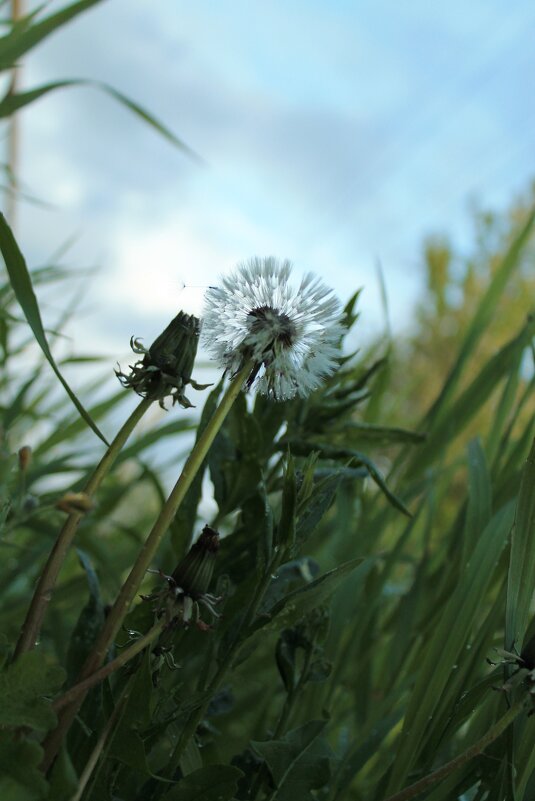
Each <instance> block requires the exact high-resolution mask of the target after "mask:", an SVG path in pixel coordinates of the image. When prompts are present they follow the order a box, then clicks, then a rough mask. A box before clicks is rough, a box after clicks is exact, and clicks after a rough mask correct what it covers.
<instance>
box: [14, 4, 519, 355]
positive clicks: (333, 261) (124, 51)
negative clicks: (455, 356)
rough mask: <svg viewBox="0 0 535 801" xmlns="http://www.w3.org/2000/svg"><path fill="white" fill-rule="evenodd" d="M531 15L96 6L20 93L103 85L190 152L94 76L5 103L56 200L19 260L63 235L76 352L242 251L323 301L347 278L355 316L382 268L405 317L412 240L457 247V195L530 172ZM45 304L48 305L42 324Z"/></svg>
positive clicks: (398, 319)
mask: <svg viewBox="0 0 535 801" xmlns="http://www.w3.org/2000/svg"><path fill="white" fill-rule="evenodd" d="M61 5H62V4H61V3H56V2H53V3H51V4H49V8H50V9H55V8H58V7H60V6H61ZM534 22H535V8H534V7H533V4H532V3H530V2H528V1H527V0H516V2H514V3H511V2H505V0H471V2H470V3H466V2H461V0H450V2H448V3H443V2H440V3H439V2H434V1H430V0H411V2H404V3H400V2H394V0H361V2H348V1H346V0H284V2H283V1H282V0H269V2H268V0H263V1H260V0H257V2H251V1H250V0H249V1H248V2H246V0H234V1H231V0H218V2H208V0H196V2H195V3H191V2H189V3H186V2H182V0H106V2H103V3H102V4H101V5H99V6H97V7H96V8H95V9H93V10H92V11H90V12H88V13H86V14H84V15H82V16H81V17H79V18H78V20H76V21H75V22H74V23H71V24H70V25H69V26H68V28H65V29H64V30H63V31H62V32H60V33H58V34H57V35H55V36H53V37H51V38H50V39H49V40H48V41H47V42H46V43H45V44H43V45H42V46H40V47H39V48H38V49H37V50H36V51H34V53H33V54H32V55H31V56H30V57H29V58H28V59H27V61H26V62H25V65H24V70H23V74H22V84H23V86H24V87H25V88H27V87H30V86H34V85H37V84H39V83H44V82H48V81H50V80H55V79H59V78H64V77H80V78H90V79H93V80H97V81H106V82H108V83H109V84H111V85H112V86H114V87H116V88H117V89H119V90H120V91H122V92H124V93H126V94H127V95H129V96H131V97H132V98H134V99H136V100H137V101H139V102H140V103H142V104H143V105H144V106H145V107H147V108H148V109H149V110H150V111H151V112H153V113H154V114H155V115H156V116H157V117H158V118H160V119H161V120H162V121H163V122H165V124H166V125H168V126H169V127H170V128H171V129H172V130H173V131H174V132H175V133H176V134H177V135H178V136H179V137H181V138H182V139H183V140H184V141H185V142H186V143H187V144H188V145H189V146H190V147H191V148H192V149H193V150H194V151H195V152H196V153H198V154H199V156H200V157H201V158H202V164H199V163H197V162H195V161H194V160H191V159H188V158H187V157H186V156H185V155H184V154H183V153H181V152H180V151H179V150H177V149H175V148H173V147H172V146H171V145H170V144H169V143H168V142H166V141H165V140H164V139H162V138H161V137H160V136H158V135H157V134H156V133H154V131H153V130H151V129H150V128H149V127H147V126H146V125H144V124H143V123H141V122H140V121H139V120H138V119H136V118H135V117H134V116H132V114H130V113H129V112H128V111H126V110H125V109H124V108H122V107H121V106H119V105H118V104H117V103H116V102H114V101H113V100H111V99H110V98H109V97H107V96H106V95H105V94H103V93H102V92H99V91H97V90H95V89H92V88H80V89H69V90H65V91H61V92H58V93H56V94H54V95H50V96H49V97H47V98H45V99H43V100H41V101H40V102H39V103H36V104H34V105H33V106H32V107H30V108H29V109H28V110H26V111H24V112H23V113H22V114H21V115H20V121H21V132H22V139H21V165H20V169H21V175H22V179H23V183H24V185H25V188H26V189H27V190H28V191H29V192H31V193H32V194H33V195H36V196H37V197H40V198H42V199H44V200H47V201H48V202H49V203H51V204H52V206H53V207H52V208H43V207H38V206H32V205H27V204H24V205H23V206H21V207H20V208H19V210H18V222H17V232H18V237H19V241H20V244H21V247H22V248H23V250H24V252H25V253H26V255H27V257H28V261H29V262H30V263H31V264H33V265H35V264H39V263H42V262H43V261H45V260H47V259H48V258H49V257H50V254H51V253H53V252H54V251H55V250H56V249H57V248H58V247H59V246H60V245H61V244H62V243H63V242H65V241H66V240H68V239H70V238H71V237H75V238H76V241H75V243H74V245H73V246H72V248H71V250H70V251H69V253H68V255H67V256H66V257H64V260H66V261H67V262H68V263H71V264H74V265H77V266H78V267H87V266H91V265H98V267H99V272H98V274H97V275H96V277H95V278H94V280H93V282H92V284H91V285H90V286H89V285H88V284H87V283H85V284H79V287H78V290H77V291H78V294H81V295H82V296H83V299H84V303H83V308H84V310H85V311H84V313H83V314H81V315H80V317H79V319H78V321H77V323H76V324H75V325H74V326H71V329H70V333H71V335H72V336H73V337H74V339H75V345H79V349H81V350H87V347H82V346H81V344H80V343H79V341H78V340H80V339H81V338H83V337H84V336H87V334H88V332H89V333H90V334H91V341H92V345H93V347H96V348H97V349H99V350H101V351H102V352H106V353H107V352H109V353H112V354H114V356H115V354H116V352H117V349H119V350H120V351H121V352H123V353H124V351H125V349H126V347H127V344H126V343H127V342H128V339H129V337H130V335H131V334H133V333H135V334H138V335H142V336H145V337H146V339H147V340H149V341H150V339H152V338H153V337H154V336H155V335H156V334H157V333H158V332H159V330H160V329H161V328H162V327H163V326H164V325H165V324H166V323H167V321H168V319H169V318H170V317H171V316H173V315H174V314H175V313H176V311H177V310H178V309H179V308H180V307H183V308H186V309H187V310H190V311H195V310H198V309H199V302H200V298H201V296H202V287H203V286H206V285H208V284H213V283H214V282H215V281H216V280H217V276H218V275H219V274H220V273H221V272H225V271H228V270H229V269H231V268H232V266H233V265H234V264H235V263H236V262H238V261H240V260H243V259H246V258H247V257H249V256H252V255H255V254H257V255H268V254H274V255H278V256H281V257H286V258H290V259H291V260H292V261H293V262H294V263H295V265H296V269H297V271H303V270H308V269H310V270H313V271H315V272H317V273H319V274H321V275H322V276H323V278H324V279H325V280H326V281H327V282H328V283H330V284H331V285H332V286H334V287H335V289H336V291H337V293H338V294H339V295H340V297H341V298H342V299H345V298H347V297H348V296H349V294H350V293H351V292H352V291H353V290H354V289H355V288H357V287H358V286H364V288H365V292H364V298H363V303H362V309H363V312H364V314H363V322H362V325H363V326H368V327H369V328H370V329H372V330H373V329H374V327H375V328H377V327H379V326H380V324H381V312H380V301H379V292H378V287H377V279H376V274H375V270H376V264H377V262H379V261H380V263H381V265H382V268H383V271H384V274H385V277H386V283H387V289H388V294H389V298H390V309H391V317H392V322H393V325H394V327H395V328H398V329H399V328H401V327H403V326H406V325H408V324H409V322H410V317H411V308H412V305H413V303H414V301H415V298H416V297H417V295H418V292H419V290H420V288H421V283H422V273H421V264H420V257H419V253H420V245H421V241H422V238H423V237H424V236H425V235H426V234H428V233H429V232H436V231H439V232H447V233H450V234H452V235H453V237H454V238H455V239H456V240H457V241H459V242H460V243H461V244H462V245H463V246H468V244H469V241H470V228H469V226H468V225H467V218H468V214H467V209H468V207H469V204H470V202H471V201H473V200H474V199H478V200H480V201H481V202H482V203H483V204H484V205H487V206H492V207H495V208H502V207H505V206H506V205H507V204H508V203H509V202H510V201H511V199H512V198H513V197H514V195H515V194H517V193H519V192H521V191H522V190H524V189H525V188H526V187H527V185H528V183H529V180H530V179H531V178H532V177H533V175H534V174H535V147H534V146H533V145H534V123H535V119H534V118H535V104H534V89H533V75H534V74H535V49H534V48H533V37H534V28H535V26H534ZM183 284H185V285H186V288H185V289H182V286H183ZM62 301H63V298H59V299H57V309H59V308H60V307H61V303H62ZM57 309H56V307H55V302H54V299H53V298H52V299H50V298H47V299H46V305H45V308H44V314H45V318H46V319H47V322H50V321H51V320H53V319H54V318H55V314H56V311H57Z"/></svg>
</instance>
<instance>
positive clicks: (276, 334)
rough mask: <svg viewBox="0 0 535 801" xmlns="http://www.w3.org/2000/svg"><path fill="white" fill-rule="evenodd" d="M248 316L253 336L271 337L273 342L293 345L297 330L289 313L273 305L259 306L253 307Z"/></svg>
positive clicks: (288, 345)
mask: <svg viewBox="0 0 535 801" xmlns="http://www.w3.org/2000/svg"><path fill="white" fill-rule="evenodd" d="M247 317H248V320H247V323H248V326H249V330H250V332H251V334H252V335H253V336H261V337H266V338H267V337H269V339H270V340H271V342H272V343H273V344H275V343H277V344H280V345H283V346H284V347H286V348H289V347H291V345H292V343H293V341H294V338H295V335H296V333H297V332H296V329H295V325H294V323H293V322H292V320H291V319H290V318H289V317H288V315H287V314H284V312H281V311H279V310H278V309H274V308H272V307H271V306H259V307H258V308H256V309H252V311H250V312H249V313H248V315H247Z"/></svg>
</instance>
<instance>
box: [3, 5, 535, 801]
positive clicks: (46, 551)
mask: <svg viewBox="0 0 535 801" xmlns="http://www.w3.org/2000/svg"><path fill="white" fill-rule="evenodd" d="M90 5H92V3H89V2H85V3H75V4H73V5H72V6H69V10H65V11H64V12H62V13H63V17H57V16H56V17H52V18H47V19H48V20H49V22H48V27H47V26H46V25H45V24H44V21H41V22H37V21H35V19H33V18H31V19H28V20H24V21H19V23H17V25H15V26H13V27H12V28H11V29H10V30H9V32H8V33H7V34H6V35H5V36H4V37H3V38H2V39H0V56H1V66H2V67H3V68H4V69H9V68H11V67H12V66H13V64H14V63H15V61H16V60H17V59H18V58H20V57H21V56H22V55H24V53H25V52H27V50H28V49H29V48H30V47H32V46H34V44H36V43H37V42H38V41H39V40H40V38H42V37H43V36H44V35H47V33H48V32H50V31H51V30H54V29H55V28H56V27H59V26H60V25H61V24H63V22H64V21H66V20H67V18H68V17H69V15H70V16H72V15H73V14H74V13H76V12H77V11H81V10H84V8H86V7H89V6H90ZM50 19H52V20H53V22H50ZM45 22H46V20H45ZM40 26H41V27H40ZM43 26H44V27H43ZM49 90H50V88H42V89H41V90H36V92H37V93H39V92H40V93H41V94H42V93H43V92H45V91H49ZM34 94H35V93H34ZM31 99H32V98H31V97H29V95H28V94H26V95H25V96H22V97H20V96H19V97H16V96H15V97H14V96H10V95H9V94H8V96H6V98H5V99H4V101H2V103H0V109H3V112H2V113H3V115H4V116H9V114H10V113H11V112H12V111H13V110H14V109H15V108H17V107H20V106H21V105H22V103H23V102H30V100H31ZM136 108H137V107H136ZM144 115H146V112H144ZM534 219H535V214H534V213H531V214H529V215H527V216H526V217H525V219H524V220H522V222H521V224H519V225H518V227H517V231H516V235H515V237H514V238H513V240H512V241H511V243H510V246H509V248H508V250H507V252H506V253H505V254H504V255H503V257H502V259H501V262H500V264H499V265H498V266H497V267H496V269H494V270H493V271H492V273H489V275H491V277H490V278H489V281H488V283H487V286H486V288H485V291H484V292H483V294H482V296H481V300H480V302H479V305H478V307H477V309H476V310H475V313H474V314H473V316H472V317H471V319H470V321H469V322H468V324H467V326H466V329H465V330H464V331H463V332H462V335H461V336H460V338H459V345H458V349H457V352H456V353H455V354H453V356H452V365H453V366H452V367H451V369H450V370H449V372H448V373H447V374H446V375H444V377H443V381H442V388H441V390H440V392H439V394H438V395H437V396H436V397H435V399H434V401H433V403H432V404H431V405H430V407H429V408H428V410H427V411H426V412H425V414H423V415H422V416H421V419H417V420H412V421H410V422H411V423H412V424H413V425H412V426H410V425H407V427H400V426H399V425H398V424H396V425H395V426H394V425H389V420H388V419H385V412H384V409H392V406H393V399H392V394H391V388H390V387H391V383H390V382H391V376H392V373H391V371H392V369H395V367H394V368H392V367H390V362H391V356H392V353H393V352H395V348H396V344H395V342H392V341H391V340H389V341H382V342H381V343H375V344H374V345H373V346H371V347H370V348H369V349H367V350H365V351H363V352H358V353H350V352H348V350H347V349H346V350H340V351H339V357H338V369H337V370H336V371H335V372H332V373H331V374H329V375H327V376H326V377H325V380H324V381H323V383H322V384H321V386H319V387H318V388H317V389H316V390H315V391H313V392H311V393H310V394H308V396H307V397H299V396H296V397H291V398H288V399H286V400H282V401H281V400H274V399H273V398H271V397H266V396H264V395H262V394H259V393H255V391H254V387H253V389H252V390H250V391H248V392H245V391H244V385H246V384H247V383H251V382H250V381H249V382H248V378H250V376H251V369H252V365H251V358H252V352H249V351H248V352H245V353H242V356H243V357H244V358H243V360H242V362H241V363H240V367H239V369H237V370H233V371H231V374H230V375H227V376H226V377H225V376H222V377H221V380H220V381H219V382H218V383H217V385H216V386H214V387H210V388H204V392H205V394H206V401H205V403H204V406H203V408H202V413H201V414H200V416H199V414H198V413H197V411H196V410H192V409H190V408H188V402H187V394H186V393H187V386H188V384H189V383H191V382H194V376H195V357H196V350H197V337H198V323H197V321H196V320H195V318H191V317H188V316H187V315H184V314H182V313H178V315H177V318H175V320H174V321H172V322H171V323H170V325H169V326H168V327H167V328H165V323H166V322H167V321H164V322H163V324H162V329H164V331H163V333H162V336H161V337H159V338H158V340H156V342H155V343H153V345H152V346H151V348H149V349H147V350H145V349H142V348H141V347H140V343H139V342H136V341H133V342H132V345H133V347H134V350H135V351H136V355H135V356H134V360H135V361H136V365H135V368H134V369H133V370H130V371H127V370H126V369H125V370H124V371H121V370H120V371H119V377H120V379H121V380H122V383H123V384H124V385H125V386H123V387H120V386H119V384H114V383H113V382H114V381H115V379H114V378H113V374H112V372H111V365H112V364H113V363H114V362H115V355H114V354H110V359H109V361H110V369H109V370H108V372H107V375H108V376H109V378H108V379H107V380H105V387H106V388H107V392H108V394H107V396H106V397H104V399H100V400H99V401H98V403H92V401H91V398H92V396H93V394H94V390H95V387H96V385H97V382H95V381H94V379H93V380H92V381H91V382H89V383H87V384H85V385H84V381H83V378H82V376H83V366H84V363H85V362H86V361H87V355H84V357H80V361H79V363H78V372H77V373H76V376H77V382H78V383H79V387H78V388H77V389H76V391H75V390H74V389H72V388H71V386H70V385H69V384H68V383H67V381H66V379H65V377H64V375H63V373H64V369H65V367H66V366H67V365H66V364H65V363H61V362H59V363H58V362H57V361H56V360H55V357H54V353H55V350H56V348H55V345H56V336H55V334H54V333H53V331H52V332H51V331H45V328H44V326H43V323H42V320H41V315H40V312H39V307H38V304H37V299H36V295H35V292H34V288H35V289H36V290H37V291H39V289H40V287H42V286H44V285H56V286H57V285H61V282H62V281H63V280H64V279H65V276H64V272H63V270H62V269H61V268H60V267H59V266H49V267H46V268H37V269H28V267H27V265H26V262H25V259H24V256H23V253H22V252H21V248H20V246H19V244H18V243H17V241H16V240H15V237H14V235H13V232H12V231H11V229H10V227H9V225H8V224H7V222H6V221H5V219H4V218H3V217H1V218H0V250H1V252H2V255H3V258H4V262H5V267H6V269H5V271H4V273H3V276H2V283H1V285H0V297H1V299H2V305H1V314H0V358H1V364H2V372H1V374H0V413H1V415H2V440H1V450H0V533H1V540H0V548H1V549H2V550H1V553H2V559H1V561H0V580H1V586H2V605H1V610H0V624H1V631H2V640H1V647H2V653H3V668H2V672H1V673H0V692H1V694H2V703H1V705H0V771H1V774H2V775H1V777H0V792H1V797H2V798H5V799H8V801H11V799H13V801H40V799H43V800H44V799H50V801H68V800H69V799H71V800H72V801H75V800H76V801H80V799H83V800H84V801H90V799H91V801H103V800H105V799H109V801H112V799H113V801H118V800H119V799H120V800H121V801H160V800H161V801H193V800H194V799H195V801H216V800H217V801H230V800H231V799H237V800H239V801H246V800H247V799H249V800H250V801H252V800H253V799H269V801H288V800H289V799H291V801H311V800H314V799H315V800H316V801H345V799H351V800H352V801H353V800H354V801H368V800H370V801H394V799H395V800H396V801H401V800H402V799H410V798H417V797H419V798H426V799H429V801H441V799H443V800H444V801H448V800H449V799H459V801H461V800H462V801H468V799H469V800H470V801H484V800H485V801H502V800H504V799H511V801H512V799H517V801H530V799H532V798H534V797H535V748H534V742H535V716H531V714H530V712H531V711H532V702H531V696H532V688H533V681H534V679H533V674H532V671H533V670H534V668H535V659H534V657H533V649H534V646H533V637H534V636H535V623H534V622H533V619H532V611H533V610H532V598H533V589H534V585H535V446H534V444H533V438H534V434H535V413H534V411H533V409H534V404H533V398H534V389H535V379H534V377H533V354H534V349H533V345H534V334H535V316H534V315H533V314H532V315H530V316H528V318H527V319H518V320H517V327H516V330H511V331H510V332H509V334H508V336H507V338H506V339H504V340H503V341H502V342H500V344H499V347H498V348H497V349H496V351H495V352H494V353H493V354H492V355H491V356H490V358H487V359H486V360H485V361H480V360H478V359H476V358H474V355H475V354H476V353H477V349H478V345H479V344H480V342H481V341H482V340H484V339H485V338H486V337H488V336H489V335H490V333H491V330H492V326H493V317H494V315H495V313H496V309H497V307H498V304H499V303H500V302H502V299H503V296H504V292H505V290H506V287H508V286H509V285H510V284H511V282H514V281H515V275H516V274H517V271H518V270H519V269H520V268H521V267H525V259H526V258H528V257H530V256H529V252H528V249H527V245H528V242H529V240H530V236H531V233H532V229H533V224H534ZM530 258H531V257H530ZM357 301H358V293H356V294H355V295H354V296H353V297H352V298H351V299H350V300H349V301H348V302H347V304H346V306H345V309H344V311H343V316H342V328H343V334H344V336H345V335H347V333H348V332H350V331H352V330H353V329H355V330H356V332H357V338H356V339H358V319H357V318H358V315H357V312H356V305H357ZM177 312H179V310H178V309H177ZM534 312H535V309H534ZM68 313H69V310H66V311H65V315H66V316H68ZM61 322H62V321H60V326H61ZM60 326H59V327H60ZM57 327H58V326H54V328H57ZM136 327H137V325H136V321H135V320H133V321H132V328H133V329H135V328H136ZM285 333H286V335H288V330H286V332H285ZM352 341H353V338H352ZM342 353H343V354H344V355H342ZM247 357H250V358H249V359H248V358H247ZM68 361H69V363H73V362H76V356H72V357H69V360H68ZM394 364H395V360H394ZM22 365H23V366H24V367H23V368H22V367H21V366H22ZM253 367H254V365H253ZM407 369H410V365H409V366H408V368H407ZM419 380H420V381H422V382H425V380H426V377H425V375H421V376H419ZM414 381H415V377H414V376H411V387H414ZM58 382H60V384H61V385H62V386H60V390H61V391H60V392H59V391H57V390H58ZM98 385H102V380H101V379H100V378H99V381H98ZM245 388H246V387H245ZM65 390H66V391H65ZM136 391H137V392H138V393H140V394H141V396H142V397H138V396H136V395H135V392H136ZM398 391H399V379H397V380H396V392H398ZM134 398H136V402H135V404H133V403H132V402H133V399H134ZM166 399H167V400H166ZM159 401H162V403H164V404H166V405H167V407H169V411H168V416H166V418H165V422H164V423H163V424H161V425H159V426H158V425H156V426H153V425H152V424H150V425H147V423H146V421H147V420H151V419H152V418H151V416H150V414H147V412H148V411H149V410H150V409H151V407H152V406H153V405H155V404H157V403H158V402H159ZM173 401H176V402H177V405H182V406H183V407H184V410H182V411H178V409H177V405H175V404H174V403H173ZM489 409H490V410H492V425H491V426H488V425H486V426H485V427H483V428H482V429H481V430H480V431H479V432H478V436H476V437H471V438H470V439H469V440H468V442H467V441H466V436H465V432H466V431H467V430H468V429H469V428H470V431H472V429H473V426H474V424H475V423H476V422H477V420H478V419H488V418H480V415H481V412H482V411H485V410H486V411H487V412H488V410H489ZM146 414H147V416H146V417H145V415H146ZM118 415H122V416H123V419H124V424H123V425H122V426H119V427H117V426H116V420H117V417H118ZM142 419H143V421H144V426H143V428H142V431H141V433H139V432H140V428H139V424H140V421H141V420H142ZM114 427H115V428H116V430H115V431H114V430H113V429H114ZM413 429H414V430H413ZM191 431H195V436H196V440H195V444H194V445H193V447H192V448H191V450H190V451H189V455H188V456H187V458H184V455H183V454H184V450H185V437H186V435H189V434H190V432H191ZM103 432H104V433H103ZM28 441H31V442H32V443H34V446H33V448H32V449H30V448H29V447H28V445H27V443H28ZM164 441H166V443H167V448H168V449H170V450H171V449H172V453H173V454H176V456H175V457H173V459H172V460H171V462H170V463H168V464H167V465H166V467H165V476H162V475H161V474H160V473H159V472H158V471H155V470H154V469H153V468H151V466H150V460H149V459H148V458H147V454H148V453H150V449H151V448H152V447H153V446H154V445H155V444H158V443H159V444H161V443H163V442H164ZM188 441H189V440H188ZM97 451H98V453H97ZM95 453H97V455H96V456H95ZM379 464H380V465H382V467H383V469H382V470H380V469H379V467H378V465H379ZM207 477H208V479H209V482H210V486H211V487H212V490H213V499H214V502H215V508H216V511H215V512H214V513H213V514H211V515H210V517H209V518H208V519H207V517H206V511H205V510H206V506H205V505H204V502H203V487H206V485H207ZM162 478H163V479H165V480H162ZM169 480H171V483H172V482H173V481H176V483H175V484H174V487H173V489H172V490H171V492H170V493H169V492H168V491H167V490H166V489H165V487H166V486H167V485H168V484H169ZM453 481H455V493H454V495H452V482H453ZM489 660H490V662H491V663H492V664H489Z"/></svg>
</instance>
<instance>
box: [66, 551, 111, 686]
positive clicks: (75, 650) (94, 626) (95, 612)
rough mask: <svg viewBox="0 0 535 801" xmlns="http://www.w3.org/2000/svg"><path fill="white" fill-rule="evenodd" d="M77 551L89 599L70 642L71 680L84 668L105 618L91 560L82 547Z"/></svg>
mask: <svg viewBox="0 0 535 801" xmlns="http://www.w3.org/2000/svg"><path fill="white" fill-rule="evenodd" d="M76 552H77V554H78V558H79V560H80V562H81V564H82V567H83V568H84V571H85V574H86V577H87V584H88V588H89V599H88V601H87V603H86V605H85V606H84V608H83V609H82V611H81V612H80V615H79V617H78V621H77V623H76V625H75V627H74V630H73V632H72V634H71V639H70V642H69V648H68V651H67V659H66V668H67V675H68V677H69V679H70V680H74V679H75V678H76V676H77V675H78V674H79V672H80V670H81V669H82V666H83V664H84V662H85V660H86V657H87V656H88V655H89V652H90V651H91V649H92V647H93V645H94V644H95V640H96V638H97V635H98V634H99V632H100V630H101V628H102V626H103V625H104V619H105V614H104V604H103V603H102V600H101V597H100V587H99V582H98V578H97V574H96V573H95V570H94V569H93V565H92V564H91V560H90V559H89V557H88V556H87V554H85V553H84V552H83V551H82V550H81V549H79V548H77V551H76Z"/></svg>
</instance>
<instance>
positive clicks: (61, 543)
mask: <svg viewBox="0 0 535 801" xmlns="http://www.w3.org/2000/svg"><path fill="white" fill-rule="evenodd" d="M151 403H152V401H151V400H147V399H143V400H142V401H141V403H139V404H138V405H137V406H136V408H135V409H134V411H133V412H132V414H131V415H130V417H129V418H128V419H127V420H126V422H125V423H124V425H123V427H122V428H121V429H120V431H119V432H118V434H117V436H116V437H115V439H114V440H113V442H112V443H111V445H110V446H109V448H108V450H107V451H106V453H105V454H104V456H103V457H102V459H101V460H100V462H99V463H98V465H97V467H96V468H95V471H94V473H93V475H92V476H91V478H90V479H89V481H88V482H87V484H86V486H85V487H84V492H85V493H86V495H89V496H90V497H91V496H92V495H93V494H94V493H95V492H96V491H97V489H98V488H99V486H100V484H101V482H102V480H103V478H104V477H105V476H106V474H107V473H108V471H109V470H110V468H111V466H112V464H113V463H114V461H115V459H116V458H117V456H118V455H119V453H120V451H121V449H122V448H123V445H124V444H125V442H126V440H127V439H128V437H129V436H130V434H131V433H132V431H133V430H134V428H135V427H136V425H137V424H138V423H139V421H140V420H141V418H142V417H143V415H144V414H145V412H146V411H147V409H148V408H149V406H150V405H151ZM82 517H83V515H82V514H80V513H79V512H73V513H72V514H70V515H69V517H68V518H67V520H66V521H65V523H64V525H63V528H62V529H61V531H60V533H59V535H58V538H57V540H56V542H55V543H54V547H53V548H52V550H51V552H50V554H49V557H48V559H47V561H46V564H45V566H44V568H43V572H42V573H41V576H40V577H39V580H38V582H37V586H36V588H35V591H34V594H33V598H32V600H31V603H30V608H29V609H28V612H27V615H26V619H25V621H24V624H23V626H22V630H21V633H20V637H19V640H18V642H17V645H16V648H15V653H14V656H13V659H17V658H18V657H19V656H21V654H24V653H26V651H31V650H32V648H34V647H35V644H36V642H37V640H38V638H39V634H40V632H41V626H42V625H43V619H44V616H45V613H46V609H47V606H48V603H49V602H50V599H51V597H52V591H53V590H54V587H55V585H56V581H57V578H58V575H59V571H60V570H61V566H62V564H63V562H64V561H65V557H66V556H67V553H68V551H69V548H70V547H71V544H72V541H73V539H74V535H75V534H76V531H77V529H78V524H79V522H80V520H81V519H82Z"/></svg>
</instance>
